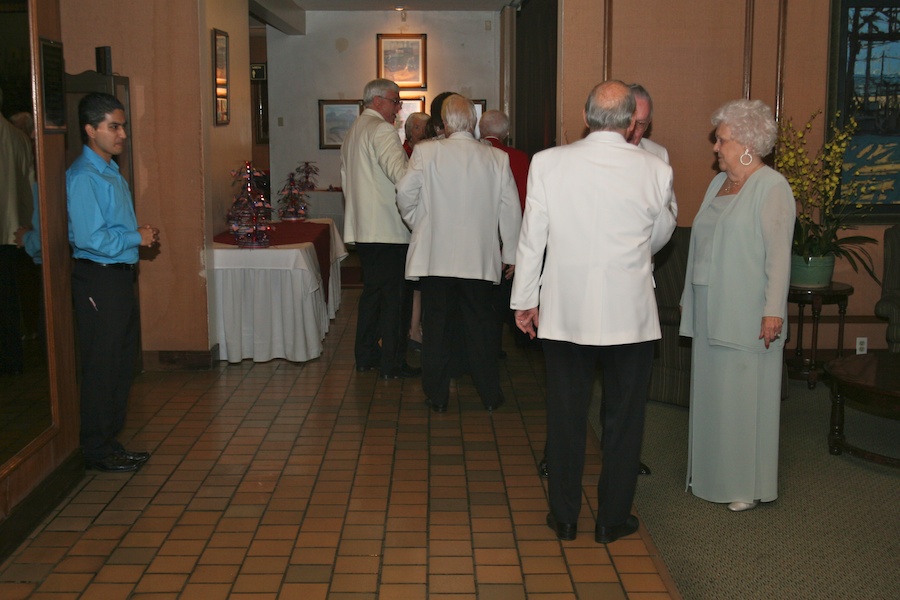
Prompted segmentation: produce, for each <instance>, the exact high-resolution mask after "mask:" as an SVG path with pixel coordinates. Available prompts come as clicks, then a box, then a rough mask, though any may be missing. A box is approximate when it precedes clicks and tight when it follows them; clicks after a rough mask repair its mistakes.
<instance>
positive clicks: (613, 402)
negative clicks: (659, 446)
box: [544, 340, 654, 526]
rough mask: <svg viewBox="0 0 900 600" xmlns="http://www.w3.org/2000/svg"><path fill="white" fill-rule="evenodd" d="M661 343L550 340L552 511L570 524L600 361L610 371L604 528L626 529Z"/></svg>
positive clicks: (601, 491)
mask: <svg viewBox="0 0 900 600" xmlns="http://www.w3.org/2000/svg"><path fill="white" fill-rule="evenodd" d="M653 345H654V342H641V343H638V344H625V345H620V346H581V345H578V344H572V343H570V342H560V341H554V340H544V360H545V363H546V368H547V467H548V470H549V471H550V481H549V496H550V510H551V511H552V512H553V515H554V516H555V517H556V519H557V520H558V521H560V522H563V523H575V522H576V521H577V520H578V514H579V512H580V511H581V496H582V493H581V478H582V475H583V473H584V451H585V439H586V438H585V436H586V435H587V423H588V406H589V405H590V401H591V393H592V388H593V384H594V377H595V374H596V365H597V360H598V359H599V360H600V363H601V365H602V367H603V411H601V415H602V419H603V468H602V470H601V472H600V481H599V483H598V484H597V496H598V503H599V506H598V509H597V523H598V524H600V525H605V526H615V525H621V524H622V523H624V522H625V520H626V519H627V518H628V515H629V514H630V512H631V505H632V503H633V502H634V490H635V487H636V486H637V477H638V467H639V464H640V454H641V441H642V439H643V435H644V414H645V411H646V404H647V391H648V389H649V386H650V368H651V366H652V363H653Z"/></svg>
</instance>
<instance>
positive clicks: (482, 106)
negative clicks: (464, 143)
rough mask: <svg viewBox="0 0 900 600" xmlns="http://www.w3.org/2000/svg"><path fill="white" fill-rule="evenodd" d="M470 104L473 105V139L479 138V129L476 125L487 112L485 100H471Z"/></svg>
mask: <svg viewBox="0 0 900 600" xmlns="http://www.w3.org/2000/svg"><path fill="white" fill-rule="evenodd" d="M472 104H474V105H475V116H476V121H475V137H477V138H481V128H479V127H478V124H479V123H480V122H481V115H483V114H484V111H486V110H487V100H472Z"/></svg>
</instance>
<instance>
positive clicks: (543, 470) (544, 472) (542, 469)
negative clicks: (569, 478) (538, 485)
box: [538, 458, 550, 479]
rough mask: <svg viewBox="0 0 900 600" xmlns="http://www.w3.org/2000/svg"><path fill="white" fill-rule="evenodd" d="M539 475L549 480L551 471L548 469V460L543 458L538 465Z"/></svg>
mask: <svg viewBox="0 0 900 600" xmlns="http://www.w3.org/2000/svg"><path fill="white" fill-rule="evenodd" d="M538 475H540V476H541V477H543V478H544V479H547V478H548V477H550V469H548V468H547V459H546V458H542V459H541V462H539V463H538Z"/></svg>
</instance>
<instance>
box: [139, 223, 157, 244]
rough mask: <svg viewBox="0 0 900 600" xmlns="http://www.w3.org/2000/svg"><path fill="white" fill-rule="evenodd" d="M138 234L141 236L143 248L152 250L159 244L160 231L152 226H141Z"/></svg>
mask: <svg viewBox="0 0 900 600" xmlns="http://www.w3.org/2000/svg"><path fill="white" fill-rule="evenodd" d="M138 233H140V234H141V246H146V247H147V248H150V247H152V246H154V245H156V244H158V243H159V229H157V228H156V227H151V226H150V225H141V226H140V227H138Z"/></svg>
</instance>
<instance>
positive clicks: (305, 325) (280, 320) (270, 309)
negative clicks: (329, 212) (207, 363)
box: [212, 219, 347, 362]
mask: <svg viewBox="0 0 900 600" xmlns="http://www.w3.org/2000/svg"><path fill="white" fill-rule="evenodd" d="M311 221H313V222H321V223H324V222H327V223H329V224H330V225H331V252H330V255H331V270H330V278H329V279H330V281H329V286H328V288H329V290H328V302H327V303H326V302H325V293H324V289H323V287H322V277H321V274H320V272H319V262H318V259H317V257H316V251H315V248H314V246H313V244H312V243H302V244H291V245H289V246H278V247H270V248H265V249H256V250H248V249H239V248H237V247H236V246H229V245H226V244H215V247H214V249H213V270H212V273H213V279H214V282H213V284H214V285H213V286H212V289H213V291H214V296H215V297H214V302H215V308H214V310H215V321H216V327H215V329H216V337H217V340H218V342H219V360H227V361H228V362H240V361H242V360H244V359H246V358H252V359H253V360H254V361H255V362H266V361H269V360H272V359H273V358H286V359H288V360H291V361H297V362H302V361H307V360H311V359H313V358H316V357H317V356H319V355H321V354H322V339H324V337H325V334H326V333H327V332H328V326H329V319H331V318H334V316H335V314H336V313H337V311H338V309H339V308H340V305H341V268H340V263H341V261H342V260H343V259H344V258H346V256H347V251H346V249H345V248H344V243H343V241H342V240H341V236H340V234H339V233H338V231H337V229H336V228H335V226H334V222H333V221H332V220H331V219H311Z"/></svg>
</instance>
